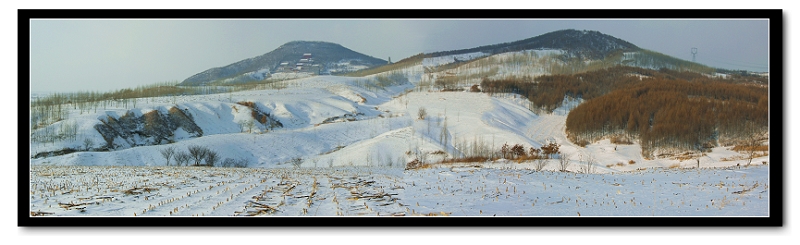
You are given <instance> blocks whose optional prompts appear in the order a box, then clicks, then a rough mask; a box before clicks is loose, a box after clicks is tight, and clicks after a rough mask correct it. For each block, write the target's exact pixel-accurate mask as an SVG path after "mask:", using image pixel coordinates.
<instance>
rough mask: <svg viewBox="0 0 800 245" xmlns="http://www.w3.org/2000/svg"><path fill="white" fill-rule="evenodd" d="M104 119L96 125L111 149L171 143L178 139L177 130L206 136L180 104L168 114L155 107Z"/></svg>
mask: <svg viewBox="0 0 800 245" xmlns="http://www.w3.org/2000/svg"><path fill="white" fill-rule="evenodd" d="M100 122H102V123H101V124H97V125H95V126H94V128H95V129H96V130H97V132H99V133H100V135H102V136H103V139H105V141H106V146H105V147H106V148H108V149H119V148H128V147H134V146H142V145H158V144H167V143H171V142H174V141H175V140H176V138H175V137H176V132H180V133H179V135H178V137H190V138H191V137H200V136H203V130H202V129H201V128H200V127H198V126H197V124H195V123H194V121H193V120H192V117H191V115H189V114H188V113H186V112H184V111H182V110H181V109H178V108H177V107H172V108H170V109H169V110H168V111H167V113H163V112H161V111H159V110H153V111H150V112H147V113H144V114H142V115H141V116H137V115H136V114H135V113H133V112H131V111H128V112H127V113H126V114H125V115H123V116H121V117H119V118H114V117H113V116H107V117H106V118H104V119H100Z"/></svg>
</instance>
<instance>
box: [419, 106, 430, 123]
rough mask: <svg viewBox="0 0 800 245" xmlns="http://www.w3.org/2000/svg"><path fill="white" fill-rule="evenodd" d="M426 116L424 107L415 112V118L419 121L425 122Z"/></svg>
mask: <svg viewBox="0 0 800 245" xmlns="http://www.w3.org/2000/svg"><path fill="white" fill-rule="evenodd" d="M427 116H428V112H427V111H426V110H425V107H420V108H419V110H418V111H417V118H418V119H419V120H425V117H427Z"/></svg>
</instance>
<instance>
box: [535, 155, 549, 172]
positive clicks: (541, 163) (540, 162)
mask: <svg viewBox="0 0 800 245" xmlns="http://www.w3.org/2000/svg"><path fill="white" fill-rule="evenodd" d="M548 163H549V162H548V159H545V158H536V160H534V161H533V168H534V169H536V171H542V169H544V167H546V166H547V164H548Z"/></svg>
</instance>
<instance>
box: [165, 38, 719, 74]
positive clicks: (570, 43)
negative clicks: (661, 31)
mask: <svg viewBox="0 0 800 245" xmlns="http://www.w3.org/2000/svg"><path fill="white" fill-rule="evenodd" d="M537 49H538V50H561V51H562V52H563V55H561V56H560V59H561V60H562V61H565V62H567V63H570V62H571V63H572V64H581V63H583V61H585V60H602V61H604V62H606V63H609V64H621V65H628V66H636V67H643V68H648V69H661V68H668V69H676V70H687V69H688V70H693V71H697V72H713V71H714V69H713V68H710V67H707V66H704V65H701V64H697V63H693V62H689V61H686V60H682V59H678V58H674V57H671V56H667V55H664V54H660V53H657V52H653V51H650V50H645V49H642V48H639V47H638V46H636V45H634V44H632V43H630V42H627V41H625V40H622V39H619V38H616V37H613V36H610V35H607V34H603V33H600V32H598V31H587V30H582V31H581V30H574V29H568V30H559V31H553V32H549V33H545V34H542V35H539V36H536V37H532V38H528V39H523V40H519V41H514V42H507V43H500V44H493V45H486V46H480V47H475V48H470V49H460V50H450V51H440V52H433V53H426V54H424V57H440V56H448V55H459V54H468V53H476V52H481V53H484V54H487V55H493V54H499V53H505V52H515V51H522V50H537ZM478 57H480V56H478ZM386 64H388V62H387V61H385V60H382V59H378V58H375V57H372V56H368V55H365V54H362V53H358V52H356V51H353V50H350V49H348V48H345V47H343V46H341V45H339V44H335V43H329V42H311V41H292V42H288V43H286V44H284V45H281V46H280V47H278V48H277V49H275V50H273V51H271V52H269V53H266V54H263V55H260V56H256V57H253V58H249V59H246V60H242V61H239V62H236V63H233V64H230V65H227V66H223V67H217V68H211V69H208V70H205V71H203V72H200V73H198V74H196V75H194V76H191V77H189V78H187V79H186V80H184V81H183V82H181V83H180V84H179V85H183V86H200V85H213V84H232V83H245V82H251V81H260V80H264V79H266V78H268V77H271V76H272V75H275V74H278V73H284V74H285V73H293V72H306V73H315V74H337V73H346V72H351V71H356V70H362V69H369V68H375V67H379V66H383V65H386Z"/></svg>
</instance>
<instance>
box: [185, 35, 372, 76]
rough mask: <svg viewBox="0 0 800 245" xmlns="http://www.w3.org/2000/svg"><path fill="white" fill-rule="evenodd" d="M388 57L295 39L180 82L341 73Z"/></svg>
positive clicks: (324, 43) (332, 44) (325, 43)
mask: <svg viewBox="0 0 800 245" xmlns="http://www.w3.org/2000/svg"><path fill="white" fill-rule="evenodd" d="M386 63H387V61H385V60H382V59H378V58H375V57H371V56H368V55H365V54H362V53H358V52H355V51H353V50H350V49H348V48H345V47H343V46H342V45H339V44H336V43H330V42H318V41H292V42H288V43H286V44H283V45H281V46H280V47H278V48H277V49H275V50H273V51H270V52H269V53H266V54H263V55H260V56H256V57H253V58H249V59H245V60H242V61H239V62H236V63H233V64H230V65H227V66H223V67H216V68H211V69H208V70H205V71H203V72H200V73H198V74H195V75H193V76H191V77H189V78H186V80H183V82H181V83H180V84H179V85H182V86H199V85H208V84H212V83H236V82H248V81H254V80H262V79H264V78H266V77H267V76H269V75H270V74H273V73H277V72H308V73H339V72H348V71H353V70H358V69H364V68H370V67H374V66H378V65H383V64H386Z"/></svg>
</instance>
